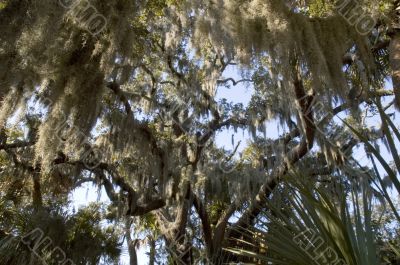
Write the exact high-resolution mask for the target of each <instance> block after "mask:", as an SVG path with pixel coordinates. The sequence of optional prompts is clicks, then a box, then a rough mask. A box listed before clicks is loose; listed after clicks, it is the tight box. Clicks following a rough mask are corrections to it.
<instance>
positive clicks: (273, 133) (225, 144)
mask: <svg viewBox="0 0 400 265" xmlns="http://www.w3.org/2000/svg"><path fill="white" fill-rule="evenodd" d="M224 76H225V77H233V78H234V79H235V80H240V79H241V77H240V73H239V72H238V71H237V70H235V69H234V68H231V69H228V70H227V71H226V73H224ZM390 87H391V84H390V83H387V84H386V88H390ZM252 93H253V89H252V87H251V86H246V85H245V84H244V83H239V84H238V85H237V86H230V88H229V89H228V88H226V87H222V86H221V87H220V88H219V89H218V91H217V95H216V98H217V100H219V99H222V98H225V99H227V101H228V102H232V103H242V104H243V105H244V106H247V104H248V103H249V102H250V99H251V95H252ZM384 103H387V102H385V101H384ZM342 115H343V114H342ZM343 117H344V116H343ZM399 121H400V120H399V118H398V117H397V118H396V119H395V122H396V124H400V122H399ZM369 125H370V126H375V127H376V128H379V126H380V120H379V118H378V117H376V118H374V119H371V120H370V121H369ZM267 128H268V130H267V135H266V136H267V137H269V138H277V137H278V136H279V135H281V134H282V133H283V131H282V130H278V124H277V123H276V122H270V123H269V124H268V127H267ZM232 135H234V139H235V143H238V141H241V145H240V146H239V148H238V152H241V151H242V150H243V148H244V147H245V146H246V143H247V142H248V141H249V140H250V139H251V137H250V136H249V135H248V133H247V132H243V131H242V130H238V131H237V132H236V133H235V132H234V131H233V129H230V130H227V129H224V130H222V131H220V132H218V133H217V134H216V136H215V143H216V145H217V146H218V147H222V148H225V149H226V150H233V149H234V147H233V146H232ZM397 144H399V143H397ZM399 146H400V145H399ZM381 152H382V154H383V155H384V156H388V157H390V156H389V153H388V151H387V150H386V148H384V147H382V148H381ZM354 155H355V158H356V159H357V160H358V161H359V162H360V163H361V164H362V165H366V164H368V163H369V161H367V159H366V157H365V155H363V152H362V149H361V147H358V148H356V149H355V153H354ZM380 170H382V168H381V167H380ZM71 200H72V201H73V205H74V207H75V208H79V207H81V206H85V205H87V204H88V203H90V202H96V201H103V202H108V201H109V200H108V198H107V196H106V195H105V192H104V190H102V191H101V192H100V193H99V192H98V190H97V188H96V187H94V186H93V185H91V184H85V185H83V186H82V187H81V188H78V189H76V190H75V191H74V192H73V194H72V195H71ZM146 251H148V249H147V248H140V249H139V250H138V253H137V254H138V263H139V265H146V264H147V263H148V256H147V255H146ZM122 253H123V254H122V256H121V262H122V264H124V265H125V264H126V265H129V255H128V251H127V248H126V244H125V246H124V249H123V251H122Z"/></svg>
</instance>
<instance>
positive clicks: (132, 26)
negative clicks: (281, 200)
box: [0, 0, 400, 264]
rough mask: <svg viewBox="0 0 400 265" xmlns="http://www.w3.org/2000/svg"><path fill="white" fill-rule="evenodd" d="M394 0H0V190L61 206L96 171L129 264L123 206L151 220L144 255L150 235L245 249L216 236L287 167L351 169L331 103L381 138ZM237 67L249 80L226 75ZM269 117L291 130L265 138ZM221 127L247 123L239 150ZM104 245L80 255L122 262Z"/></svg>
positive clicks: (396, 53) (393, 58)
mask: <svg viewBox="0 0 400 265" xmlns="http://www.w3.org/2000/svg"><path fill="white" fill-rule="evenodd" d="M399 7H400V6H399V2H398V1H383V0H382V1H378V0H376V1H374V0H369V1H358V2H356V1H322V0H310V1H294V0H293V1H279V0H265V1H261V0H253V1H239V0H215V1H198V0H195V1H184V0H182V1H181V0H167V1H160V0H149V1H134V0H112V1H97V0H96V1H91V2H90V3H89V2H88V1H85V0H76V1H62V0H60V1H50V0H40V1H39V0H6V1H2V2H1V5H0V8H1V9H0V25H1V26H0V38H1V42H0V62H1V63H0V85H1V88H0V101H1V108H0V126H1V139H0V149H1V166H2V169H1V175H0V176H1V177H0V183H1V190H0V194H1V199H2V203H3V201H4V205H9V204H10V205H11V206H10V207H15V208H20V207H24V208H21V209H25V207H26V210H24V211H27V212H25V214H26V213H28V212H29V214H32V215H35V216H43V213H47V214H48V218H51V215H52V214H55V212H56V210H55V209H54V206H53V202H54V201H57V202H58V203H57V204H58V206H59V207H61V208H63V207H64V208H65V207H67V206H68V201H67V198H68V195H69V194H70V193H71V192H72V191H74V190H75V189H76V188H78V187H80V186H82V185H83V184H84V183H87V182H89V183H93V184H95V185H97V186H98V188H99V189H104V190H105V193H106V195H107V197H108V198H109V200H110V205H108V214H105V215H104V216H103V217H101V218H106V216H107V218H109V219H110V220H112V222H113V223H114V224H115V227H123V228H121V229H122V230H123V231H125V232H123V233H121V232H115V234H114V232H113V233H112V234H113V236H121V237H122V236H123V234H125V236H126V239H127V241H128V247H129V253H130V254H131V264H135V262H136V259H135V258H134V257H135V255H136V252H135V248H136V246H138V245H139V243H138V241H136V240H135V239H134V238H132V235H131V222H132V220H130V219H132V218H133V220H134V221H135V222H134V224H135V230H136V231H139V230H140V229H143V231H147V232H146V234H147V236H148V241H147V243H148V245H149V246H150V249H151V251H150V252H151V255H150V256H151V258H150V260H151V262H155V261H156V260H157V253H156V252H157V246H161V247H162V248H163V249H162V251H164V252H165V253H166V256H169V257H170V260H175V261H174V262H178V261H176V260H180V261H181V262H183V263H184V264H192V263H194V262H195V259H197V258H200V257H204V258H205V259H207V260H209V261H210V262H214V263H218V262H230V261H232V262H238V261H241V260H243V261H246V260H245V259H243V258H242V257H239V256H237V255H228V254H227V253H226V252H225V249H226V248H228V247H238V248H246V246H245V245H243V244H241V243H240V240H239V239H243V238H244V237H246V236H244V235H243V234H244V231H246V230H248V229H251V228H252V227H255V226H256V224H257V220H259V218H260V217H263V218H266V217H265V216H263V211H264V210H265V209H266V208H267V201H268V200H269V198H270V197H271V195H272V193H273V192H274V191H275V192H276V191H277V190H279V188H281V186H280V185H281V179H282V178H283V177H284V176H285V175H287V174H288V172H289V171H291V170H292V169H299V168H301V169H302V170H303V171H304V172H306V175H307V176H309V177H310V176H311V177H312V176H318V178H317V177H316V178H315V179H319V177H321V176H327V177H328V178H330V179H337V178H339V175H342V176H343V177H345V178H351V177H352V176H350V175H349V174H348V173H345V170H344V169H345V167H346V166H347V167H348V166H355V162H354V161H352V160H351V156H352V150H353V148H355V146H357V144H359V143H360V140H359V139H358V137H357V135H355V134H354V133H352V132H351V130H348V129H346V128H345V126H339V125H337V124H336V123H337V122H338V119H337V118H335V116H336V115H338V114H341V115H342V116H341V117H345V119H346V121H348V122H349V123H350V124H352V125H353V126H355V127H357V128H358V129H360V130H362V132H363V134H364V135H367V137H368V139H369V140H370V141H371V142H374V141H376V139H379V137H380V134H379V131H371V130H370V131H368V130H366V129H365V118H366V117H367V116H368V115H369V114H370V113H373V112H374V111H375V107H376V106H375V105H376V104H378V103H379V102H381V101H380V100H381V98H383V97H389V99H390V100H389V101H385V102H390V103H389V105H388V106H387V107H386V108H385V110H390V108H391V106H392V105H394V106H395V107H396V108H397V109H398V108H400V81H399V80H400V74H399V71H400V63H399V60H400V59H399V58H400V49H399V41H400V37H399V36H400V33H399V32H400V31H399V30H400V29H399V24H398V23H399V21H398V13H396V12H397V10H398V9H399ZM95 18H96V19H98V21H97V20H95ZM95 22H96V23H97V24H96V23H95ZM232 69H234V70H237V69H239V70H240V71H241V78H242V79H240V80H236V79H235V78H233V76H229V74H230V73H232ZM388 78H391V79H392V82H391V84H392V86H390V87H387V86H386V85H385V84H386V80H387V79H388ZM239 84H240V85H247V86H249V87H251V88H252V90H251V91H252V97H251V101H250V103H249V104H248V106H243V104H233V103H231V102H228V101H227V100H226V99H222V100H217V98H216V94H217V92H218V90H220V89H237V88H238V87H239ZM392 99H393V101H391V100H392ZM377 102H378V103H377ZM321 106H323V108H321ZM375 112H376V111H375ZM343 115H344V116H343ZM271 121H276V124H278V126H280V127H281V128H284V129H285V133H284V134H282V135H281V136H280V137H279V138H276V139H270V138H267V137H266V135H267V134H268V129H269V128H268V127H266V124H271ZM272 124H274V123H272ZM229 128H233V129H234V130H237V129H243V130H244V131H245V132H248V133H249V138H250V139H251V141H250V143H249V144H248V145H247V147H246V148H245V150H244V151H243V154H242V157H241V158H239V156H238V155H237V148H234V150H233V151H232V152H228V151H225V150H223V149H222V148H219V147H218V146H217V144H216V142H215V135H216V133H218V132H221V131H223V130H226V129H229ZM286 129H288V130H286ZM332 139H334V140H332ZM312 149H313V150H312ZM395 160H396V157H395ZM342 171H343V172H344V173H343V172H342ZM337 172H342V174H337ZM7 207H9V206H7ZM2 209H3V208H2ZM4 209H6V208H4ZM97 210H98V211H100V209H97ZM91 211H94V212H96V209H91ZM5 212H6V210H2V213H1V214H2V215H3V214H5ZM99 216H102V215H100V214H99ZM15 218H16V217H15ZM15 218H14V219H12V220H14V221H11V223H12V222H15V223H17V222H16V221H15V220H16V219H15ZM60 218H61V217H60ZM63 218H67V217H65V216H64V217H63ZM89 219H90V218H89ZM25 222H30V220H29V219H28V220H25ZM85 222H86V221H85ZM31 226H32V225H29V226H28V227H31ZM16 227H17V226H13V225H7V226H5V224H3V223H1V226H0V232H1V234H0V235H1V237H4V236H3V234H4V235H9V236H10V235H14V236H15V235H17V234H18V233H19V234H22V233H23V232H24V231H25V230H26V229H17V228H16ZM24 227H25V226H24ZM65 227H66V228H65V229H70V228H69V226H65ZM98 229H99V231H98V233H102V232H101V229H102V228H101V227H99V228H98ZM103 232H104V231H103ZM160 236H161V237H160ZM247 239H248V238H247ZM82 240H85V239H82ZM122 240H123V239H122ZM104 241H107V240H106V239H104ZM238 242H239V243H238ZM109 243H110V244H114V245H113V246H115V247H116V248H118V242H115V241H113V242H109ZM67 245H68V244H64V247H65V248H67V249H66V250H65V251H66V252H67V253H72V250H70V248H71V249H72V247H68V246H67ZM112 250H114V249H112ZM110 253H111V254H110ZM113 253H114V252H112V251H111V252H110V251H109V252H107V251H106V250H104V253H100V254H99V253H98V252H94V253H86V254H84V255H86V256H87V257H86V258H87V259H86V261H85V262H88V263H90V262H92V263H91V264H95V263H94V262H98V258H99V257H101V256H107V257H110V258H111V259H112V258H114V260H115V256H113V255H112V254H113ZM114 254H115V253H114ZM90 258H93V259H90ZM161 258H162V257H161ZM161 258H160V257H158V259H161ZM76 262H81V261H80V259H78V258H76ZM151 262H150V263H151ZM77 264H78V263H77ZM82 264H83V263H82Z"/></svg>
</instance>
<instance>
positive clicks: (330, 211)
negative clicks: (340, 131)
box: [227, 101, 400, 265]
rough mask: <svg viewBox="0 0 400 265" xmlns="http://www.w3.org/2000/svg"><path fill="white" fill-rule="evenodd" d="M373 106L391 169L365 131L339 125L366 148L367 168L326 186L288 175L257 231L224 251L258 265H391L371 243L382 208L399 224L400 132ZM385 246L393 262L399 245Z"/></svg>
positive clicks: (379, 106) (388, 118)
mask: <svg viewBox="0 0 400 265" xmlns="http://www.w3.org/2000/svg"><path fill="white" fill-rule="evenodd" d="M375 104H376V106H377V110H378V113H379V116H380V118H381V121H382V129H381V130H382V135H381V139H382V140H383V141H384V142H386V143H387V147H388V149H389V151H390V155H391V156H392V158H393V161H394V163H393V164H394V166H393V165H392V166H391V165H390V162H388V157H385V158H384V157H383V155H382V154H381V152H380V151H379V146H378V145H374V143H373V142H371V141H370V140H369V139H368V137H366V135H365V133H363V132H362V131H361V130H359V129H356V128H355V127H354V126H352V125H351V124H350V123H349V122H346V121H344V123H345V125H346V126H348V128H349V129H350V130H351V131H352V133H353V134H354V135H355V136H356V137H357V138H358V139H359V141H360V142H361V143H363V144H364V145H365V147H366V152H367V156H368V158H369V160H370V161H371V165H372V169H369V170H365V168H363V170H357V169H354V170H353V173H352V174H347V175H346V171H344V174H342V175H341V176H331V177H330V180H329V183H328V184H326V183H324V182H319V181H317V180H316V179H315V178H312V177H310V176H307V175H302V174H300V173H299V172H294V171H292V172H291V173H290V174H288V176H286V177H285V179H284V182H283V183H282V188H281V189H280V191H279V193H275V194H274V195H273V196H272V198H271V199H270V200H269V202H268V205H267V207H266V210H264V211H263V213H264V217H263V218H260V219H259V220H258V225H257V226H256V228H254V229H251V230H246V233H248V234H250V235H251V238H252V240H244V241H245V242H240V244H239V245H240V247H238V248H230V249H227V250H228V251H230V252H233V253H235V254H236V255H242V256H246V257H248V258H250V260H252V261H253V262H254V263H258V264H298V265H303V264H304V265H310V264H313V265H314V264H315V265H319V264H335V265H339V264H347V265H369V264H371V265H372V264H374V265H376V264H393V262H395V261H394V260H393V259H392V260H388V258H387V257H386V256H384V255H383V254H381V249H380V246H378V244H377V243H376V241H377V230H379V229H380V228H379V226H380V225H381V224H380V223H379V221H376V220H373V219H374V216H382V215H383V213H381V212H380V211H381V210H382V209H385V210H387V211H388V212H390V214H391V216H393V218H392V222H393V223H396V222H399V221H400V219H399V213H398V207H397V206H396V200H395V199H393V198H395V197H397V196H398V194H399V193H400V182H399V180H398V174H397V172H398V170H399V169H400V167H399V166H400V160H399V152H398V149H397V148H396V144H395V143H396V142H398V141H400V133H399V129H398V128H397V127H396V126H395V124H394V122H393V121H392V119H391V117H390V115H388V114H387V113H385V108H383V107H382V105H381V102H379V101H377V102H375ZM386 109H387V108H386ZM378 163H379V164H378ZM356 164H357V161H356ZM378 166H381V168H383V170H382V169H378ZM342 170H343V168H342ZM342 172H343V171H342ZM354 172H355V173H356V174H354ZM354 175H355V176H356V177H354ZM349 176H352V177H349ZM332 183H333V184H332ZM390 187H394V188H390ZM377 226H378V227H377ZM247 238H248V237H247ZM386 245H387V248H388V249H389V251H391V252H392V254H393V255H392V256H397V259H398V258H399V257H400V255H399V253H400V252H399V247H398V246H397V245H396V244H394V243H393V242H386Z"/></svg>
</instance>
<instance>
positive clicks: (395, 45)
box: [389, 29, 400, 110]
mask: <svg viewBox="0 0 400 265" xmlns="http://www.w3.org/2000/svg"><path fill="white" fill-rule="evenodd" d="M389 63H390V67H391V68H392V83H393V93H394V96H395V106H396V108H397V109H398V110H400V30H399V29H396V30H395V31H394V33H393V34H392V36H391V40H390V44H389Z"/></svg>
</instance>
